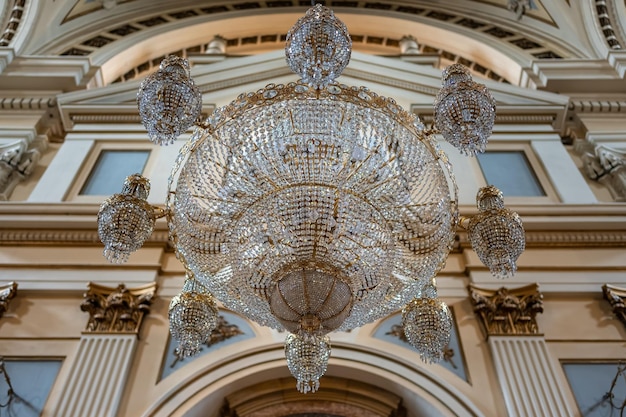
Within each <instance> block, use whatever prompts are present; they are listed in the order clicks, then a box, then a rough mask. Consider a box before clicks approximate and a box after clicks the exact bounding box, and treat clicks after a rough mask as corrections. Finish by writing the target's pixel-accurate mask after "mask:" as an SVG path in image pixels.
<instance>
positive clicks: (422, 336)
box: [402, 286, 452, 363]
mask: <svg viewBox="0 0 626 417" xmlns="http://www.w3.org/2000/svg"><path fill="white" fill-rule="evenodd" d="M402 325H403V327H404V335H405V336H406V338H407V340H408V341H409V343H410V344H411V345H412V346H413V347H414V348H415V349H417V351H418V352H419V354H420V357H421V359H422V361H424V362H426V363H436V362H439V361H440V360H441V359H443V354H444V351H445V348H446V347H447V346H448V344H449V343H450V335H451V331H452V315H451V314H450V309H449V308H448V306H447V305H446V303H444V302H443V301H441V300H440V299H439V298H437V291H436V289H435V287H434V286H429V288H427V291H425V292H424V293H423V294H422V297H421V298H414V299H413V301H411V302H410V303H408V304H407V305H406V306H405V307H404V309H403V310H402Z"/></svg>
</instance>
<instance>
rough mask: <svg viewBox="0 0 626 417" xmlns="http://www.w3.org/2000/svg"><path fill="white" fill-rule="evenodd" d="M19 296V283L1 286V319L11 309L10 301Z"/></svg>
mask: <svg viewBox="0 0 626 417" xmlns="http://www.w3.org/2000/svg"><path fill="white" fill-rule="evenodd" d="M15 294H17V282H9V283H8V284H6V285H2V286H0V317H2V315H3V314H4V313H5V312H6V311H7V310H8V309H9V301H11V299H13V297H15Z"/></svg>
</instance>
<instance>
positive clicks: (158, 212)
mask: <svg viewBox="0 0 626 417" xmlns="http://www.w3.org/2000/svg"><path fill="white" fill-rule="evenodd" d="M151 207H152V210H153V213H154V218H155V219H161V218H163V217H166V216H167V215H168V213H169V210H168V209H164V208H161V207H158V206H151Z"/></svg>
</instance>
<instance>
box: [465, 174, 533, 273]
mask: <svg viewBox="0 0 626 417" xmlns="http://www.w3.org/2000/svg"><path fill="white" fill-rule="evenodd" d="M476 204H477V206H478V210H479V213H478V214H477V215H476V216H474V217H472V218H471V219H470V221H469V225H468V231H469V239H470V242H471V243H472V249H474V251H475V252H476V254H477V255H478V258H479V259H480V260H481V261H482V263H484V264H485V265H487V267H489V270H490V271H491V273H492V274H493V275H495V276H496V277H498V278H507V277H511V276H513V275H514V274H515V271H516V270H517V265H516V262H517V258H519V256H520V255H521V254H522V252H523V251H524V247H525V245H526V239H525V236H524V227H523V226H522V220H521V219H520V217H519V216H518V215H517V213H515V212H513V211H511V210H509V209H507V208H505V207H504V199H503V197H502V192H500V190H498V189H497V188H496V187H494V186H493V185H489V186H487V187H483V188H481V189H480V190H479V191H478V194H477V196H476Z"/></svg>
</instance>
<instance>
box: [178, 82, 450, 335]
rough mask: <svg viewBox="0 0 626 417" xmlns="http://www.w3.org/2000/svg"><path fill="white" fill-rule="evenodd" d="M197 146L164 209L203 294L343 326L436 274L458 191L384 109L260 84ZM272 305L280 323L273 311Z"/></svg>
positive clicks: (394, 108)
mask: <svg viewBox="0 0 626 417" xmlns="http://www.w3.org/2000/svg"><path fill="white" fill-rule="evenodd" d="M192 141H193V145H192V146H191V147H190V151H189V155H188V157H187V160H186V163H185V164H184V166H183V167H182V170H181V172H180V175H179V178H178V181H177V186H176V189H175V190H172V191H174V192H173V193H172V196H173V197H172V198H171V201H170V205H171V212H172V213H173V218H172V223H173V227H172V229H173V230H174V231H175V234H176V240H175V241H176V244H177V248H178V250H179V251H180V253H181V254H182V256H183V258H184V260H185V262H186V263H187V265H188V267H189V268H190V269H191V271H192V272H193V273H194V275H195V276H196V278H197V279H199V280H200V281H201V282H202V283H203V284H204V285H205V286H206V287H207V289H208V290H209V291H210V292H211V293H212V294H214V295H215V296H216V297H217V298H218V299H220V300H221V301H222V302H223V303H224V304H225V306H226V307H228V308H230V309H233V310H235V311H238V312H240V313H242V314H244V315H246V316H247V317H249V318H250V319H252V320H255V321H257V322H260V323H261V324H263V325H267V326H270V327H273V328H276V329H283V328H284V327H285V323H286V322H293V323H299V324H300V325H302V324H301V323H303V320H304V318H305V316H306V317H308V318H309V322H310V317H315V318H316V320H314V322H316V323H317V329H316V331H317V332H319V333H327V332H328V331H331V330H335V329H341V330H348V329H352V328H355V327H358V326H361V325H363V324H365V323H369V322H371V321H373V320H376V319H378V318H380V317H383V316H385V315H388V314H390V313H392V312H394V311H396V310H398V309H400V308H401V307H402V306H404V305H405V304H406V303H407V302H408V301H409V300H411V299H412V298H413V297H414V296H415V294H416V293H419V292H420V290H421V288H422V287H423V286H424V285H426V284H428V283H430V282H431V281H432V278H433V277H434V276H435V274H436V273H437V272H438V271H439V270H440V269H441V267H442V266H443V262H444V261H445V259H446V257H447V255H448V253H449V250H450V246H451V242H452V240H453V237H454V234H455V230H456V225H457V224H456V223H457V208H456V201H457V200H456V190H455V188H454V187H452V189H451V188H450V186H449V184H453V183H454V182H453V181H449V179H451V178H452V177H451V173H450V172H449V170H448V166H447V163H446V162H445V156H444V155H443V154H441V153H439V152H438V151H437V150H436V146H435V143H434V141H433V139H432V138H431V137H430V136H429V135H427V134H426V133H425V132H424V130H423V126H422V125H421V123H420V122H419V121H418V119H417V118H416V117H415V116H413V115H411V114H409V113H407V112H405V111H404V110H402V109H401V108H400V107H399V106H398V105H397V104H396V103H395V102H394V101H393V100H392V99H387V98H384V97H380V96H378V95H376V94H375V93H373V92H370V91H369V90H367V89H366V88H356V87H347V86H344V85H338V84H330V85H329V86H327V87H323V88H317V89H316V88H312V87H310V86H308V85H306V84H304V83H290V84H288V85H269V86H267V87H266V88H265V89H263V90H261V91H258V92H255V93H249V94H245V95H241V96H240V97H239V98H238V99H236V100H235V101H233V102H232V103H231V104H230V105H228V106H226V107H224V108H222V109H219V110H218V111H216V112H215V114H214V115H213V116H212V117H211V118H210V119H209V121H208V124H207V125H206V126H205V128H204V129H199V130H198V131H197V132H196V134H195V136H194V138H192ZM294 274H304V275H306V276H307V277H306V278H302V279H299V280H294V279H293V275H294ZM288 278H289V279H290V281H289V282H287V281H286V280H287V279H288ZM307 283H308V284H307ZM331 287H334V288H335V291H331V292H329V291H328V288H331ZM307 288H308V289H310V291H304V290H306V289H307ZM340 288H341V290H339V289H340ZM342 291H343V292H345V294H343V293H342ZM277 292H280V293H281V294H282V295H281V297H278V296H277V295H276V294H277ZM348 292H349V293H348ZM340 293H341V294H343V295H341V294H340ZM290 294H292V295H290ZM338 294H340V295H338ZM272 298H274V299H275V300H276V299H280V300H281V302H280V303H279V302H278V301H274V305H275V306H276V305H279V304H281V303H282V304H281V311H282V312H283V313H282V314H283V315H285V314H286V315H287V316H288V317H280V318H278V317H276V315H275V314H270V313H272V312H275V311H277V307H274V308H272V302H271V300H272ZM298 315H300V316H301V317H297V316H298ZM330 318H332V320H329V319H330ZM340 319H341V322H339V320H340ZM287 327H289V326H287ZM289 330H292V331H294V328H289Z"/></svg>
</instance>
